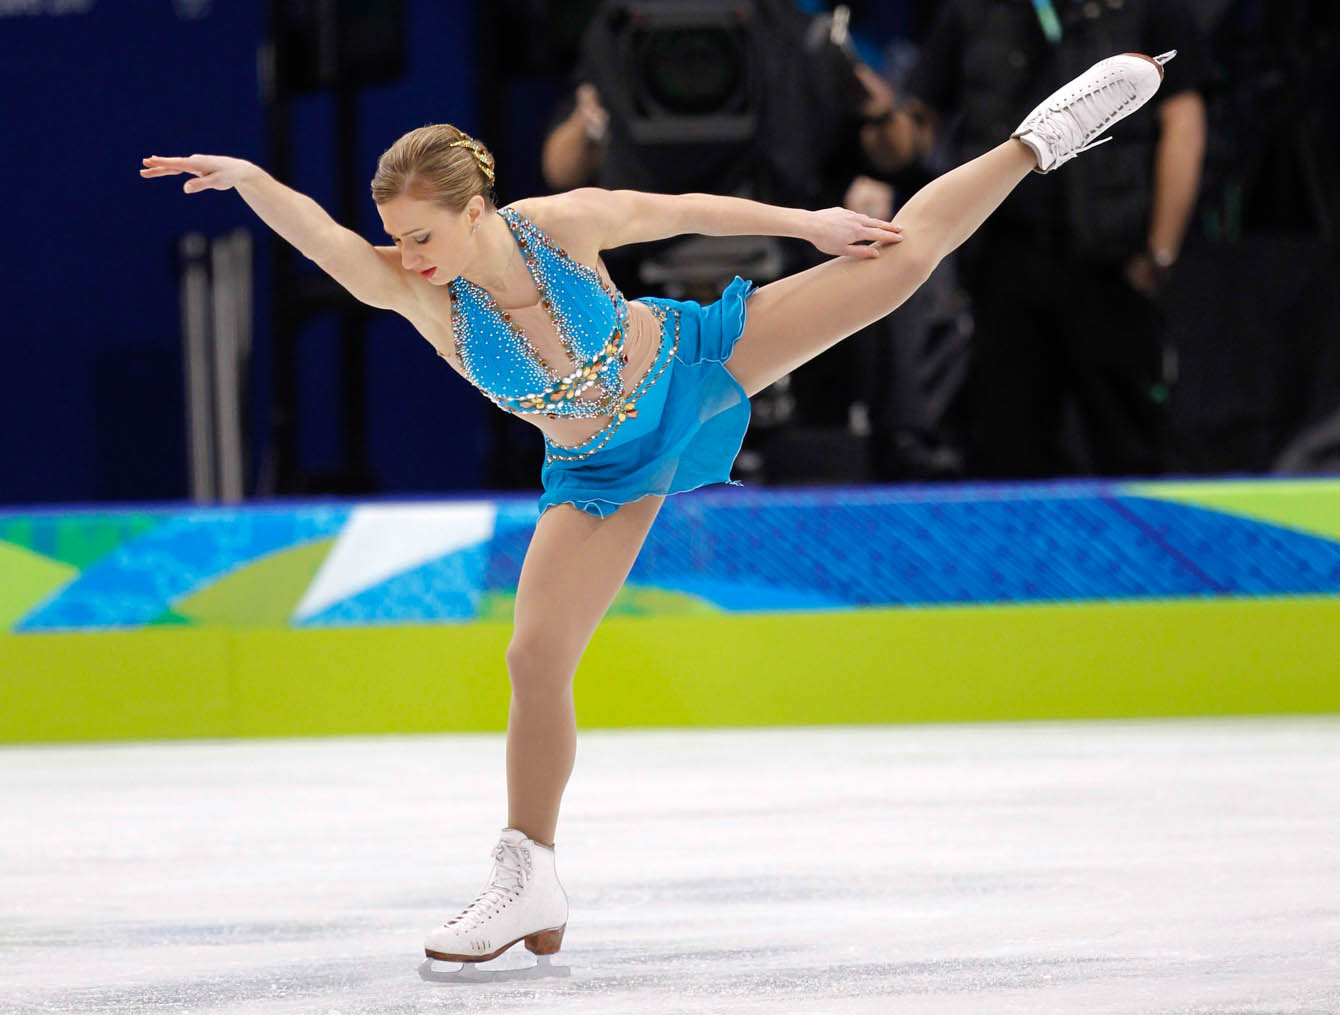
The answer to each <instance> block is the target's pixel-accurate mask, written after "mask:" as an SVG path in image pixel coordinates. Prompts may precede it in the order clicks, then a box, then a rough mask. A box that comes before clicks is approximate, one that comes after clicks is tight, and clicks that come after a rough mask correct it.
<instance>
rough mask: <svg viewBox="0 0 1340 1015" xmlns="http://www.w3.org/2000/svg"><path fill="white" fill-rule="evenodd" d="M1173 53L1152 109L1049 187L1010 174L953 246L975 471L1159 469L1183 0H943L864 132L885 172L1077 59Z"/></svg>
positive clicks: (1196, 150)
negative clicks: (1161, 301)
mask: <svg viewBox="0 0 1340 1015" xmlns="http://www.w3.org/2000/svg"><path fill="white" fill-rule="evenodd" d="M1169 40H1176V45H1177V47H1178V51H1179V58H1178V60H1179V63H1178V67H1177V70H1176V73H1174V74H1173V75H1172V77H1171V78H1170V79H1169V82H1168V87H1167V88H1166V89H1165V90H1164V92H1163V93H1161V94H1160V97H1159V102H1158V107H1157V116H1156V117H1146V118H1144V119H1143V120H1140V121H1136V122H1133V123H1130V124H1129V125H1127V126H1125V127H1124V128H1123V129H1122V130H1120V131H1118V132H1116V134H1115V135H1114V139H1113V141H1112V142H1111V143H1110V144H1109V145H1108V151H1107V152H1106V153H1105V157H1104V158H1103V159H1101V160H1098V159H1093V160H1088V161H1087V162H1086V163H1084V164H1083V165H1080V166H1078V167H1077V170H1078V171H1076V172H1074V173H1072V174H1068V175H1067V177H1066V180H1065V185H1064V186H1061V187H1047V186H1045V185H1039V184H1041V181H1039V180H1033V181H1026V182H1025V183H1024V185H1022V186H1021V187H1019V188H1018V190H1017V191H1016V192H1015V193H1014V195H1012V196H1011V197H1010V198H1009V200H1007V201H1006V202H1005V204H1004V205H1003V206H1002V208H1001V210H1000V213H999V214H998V215H996V216H995V217H993V218H992V219H991V220H990V221H989V222H988V223H987V224H986V226H984V227H983V229H982V230H981V231H980V232H979V234H978V236H977V237H976V238H975V239H974V242H973V245H972V246H971V247H970V248H965V250H964V253H963V261H962V264H961V265H960V267H961V271H962V278H963V283H964V285H965V287H966V288H967V290H968V292H969V293H970V296H971V300H972V307H973V318H974V333H973V340H972V347H971V349H972V351H971V353H970V362H969V364H968V371H967V381H966V383H965V386H964V390H963V392H962V397H961V399H960V405H961V416H962V426H963V440H964V442H965V452H966V457H967V468H968V471H969V472H970V473H972V474H974V475H980V476H989V477H1045V476H1055V475H1061V474H1073V473H1081V474H1099V475H1149V474H1157V473H1159V472H1160V471H1162V463H1163V455H1162V443H1163V442H1162V438H1161V431H1162V416H1163V404H1164V403H1165V401H1166V400H1167V398H1168V395H1169V387H1170V384H1171V381H1172V378H1171V377H1170V376H1167V375H1168V374H1169V371H1168V370H1166V369H1165V346H1164V340H1163V328H1162V323H1161V320H1160V312H1159V307H1158V303H1157V298H1158V296H1159V293H1160V290H1161V289H1162V288H1163V286H1164V284H1165V282H1166V281H1167V279H1168V277H1169V274H1170V272H1171V271H1172V270H1173V268H1174V265H1175V264H1176V262H1177V257H1178V253H1179V251H1180V250H1181V247H1182V241H1183V238H1184V237H1185V235H1186V232H1187V225H1188V222H1189V220H1190V217H1191V214H1192V211H1193V208H1194V206H1195V203H1196V195H1197V190H1198V186H1199V180H1200V171H1201V163H1202V159H1203V155H1204V149H1205V132H1206V128H1205V104H1204V102H1203V100H1202V97H1201V94H1200V89H1201V86H1202V83H1203V81H1204V78H1205V73H1206V71H1205V66H1204V55H1203V48H1202V45H1201V43H1200V36H1199V33H1198V31H1197V29H1196V27H1195V25H1194V23H1193V21H1192V18H1191V17H1190V15H1189V13H1188V11H1187V10H1186V8H1185V6H1184V4H1183V2H1182V0H1032V2H1026V0H947V2H946V3H945V4H944V5H943V7H942V8H941V9H940V11H939V14H938V17H937V18H936V20H935V21H934V23H933V25H932V27H931V30H930V32H929V35H928V37H927V38H926V41H925V44H924V46H923V48H922V51H921V54H920V57H919V60H918V63H917V66H916V67H915V69H914V70H913V72H912V74H911V76H910V79H909V80H908V82H907V88H906V95H905V96H904V98H903V101H902V102H901V103H900V104H898V105H897V106H896V108H895V107H894V106H893V104H892V101H891V100H890V106H889V108H888V109H887V115H886V116H885V117H884V118H882V119H879V120H877V122H874V123H872V124H870V125H868V126H866V127H865V128H864V136H863V142H864V147H865V148H866V150H867V151H868V152H870V153H871V156H872V158H873V159H874V160H875V161H876V163H877V164H878V165H879V166H880V168H882V169H884V170H885V171H894V170H896V169H899V168H901V167H902V166H905V165H907V164H908V163H910V162H912V161H913V160H916V159H918V158H923V157H925V156H926V154H927V153H928V152H930V150H931V149H932V147H933V146H935V145H937V144H938V143H941V141H942V138H941V135H942V134H943V133H944V132H946V131H948V130H950V128H951V125H955V124H956V132H957V133H956V141H955V143H954V146H953V147H954V151H953V155H952V159H953V160H954V161H959V160H961V159H964V158H971V157H973V156H974V155H976V154H978V153H980V152H981V151H984V150H985V149H986V148H987V147H989V146H990V143H991V142H990V139H992V138H994V137H996V136H998V134H999V131H1000V128H1001V125H1002V124H1004V123H1007V122H1008V119H1009V110H1011V109H1016V108H1018V107H1019V106H1020V105H1027V104H1029V103H1030V102H1033V101H1036V99H1037V98H1038V97H1039V96H1040V95H1042V94H1044V93H1045V92H1046V90H1047V86H1046V82H1048V81H1051V80H1054V79H1056V78H1057V77H1062V78H1064V77H1066V76H1068V75H1069V74H1070V73H1072V70H1071V69H1072V68H1079V67H1085V66H1088V65H1089V64H1090V63H1092V62H1093V59H1094V58H1095V57H1094V54H1100V53H1105V52H1124V51H1130V52H1157V51H1158V50H1159V49H1161V48H1166V45H1165V43H1166V44H1167V45H1171V44H1172V43H1171V42H1170V41H1169Z"/></svg>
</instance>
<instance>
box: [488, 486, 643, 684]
mask: <svg viewBox="0 0 1340 1015" xmlns="http://www.w3.org/2000/svg"><path fill="white" fill-rule="evenodd" d="M664 499H665V498H663V497H643V498H642V499H641V500H637V501H633V502H632V503H631V504H624V505H623V506H622V507H620V508H619V509H618V510H617V511H615V512H614V513H613V514H610V515H607V516H606V517H604V518H597V517H596V516H595V515H591V514H587V513H586V512H585V511H580V510H578V509H577V508H575V507H573V506H572V505H571V504H557V505H555V506H554V507H551V508H550V509H549V510H547V511H545V512H544V514H542V515H541V516H540V520H539V522H538V523H537V524H536V526H535V534H534V535H533V536H532V537H531V540H530V547H529V548H528V549H527V550H526V559H525V561H524V563H523V564H522V565H521V580H520V581H519V583H518V584H517V590H516V610H515V626H514V629H513V632H512V647H511V648H510V649H509V653H511V654H515V653H523V654H525V655H526V656H528V657H529V658H530V659H531V660H536V659H543V660H545V665H544V666H542V667H539V669H542V670H543V671H544V672H545V673H546V674H548V675H550V679H555V680H560V681H565V680H568V679H570V678H571V676H572V674H573V672H575V670H576V668H577V663H578V661H579V660H580V659H581V655H582V652H583V651H585V649H586V644H587V642H589V641H590V640H591V635H592V634H594V633H595V630H596V627H597V625H599V623H600V620H601V618H602V617H604V615H605V611H606V610H607V609H609V605H610V603H612V602H613V601H614V597H615V596H616V595H617V594H618V592H619V589H620V587H621V586H622V585H623V583H624V579H626V578H627V577H628V572H629V571H631V570H632V568H633V562H634V561H636V560H637V555H638V551H639V550H641V549H642V543H643V542H644V541H645V539H646V538H647V533H648V532H649V531H650V529H651V525H652V522H654V521H655V520H656V513H657V512H658V511H659V510H660V507H661V502H662V501H663V500H664ZM527 669H528V670H529V671H530V672H532V673H533V672H535V670H536V667H527Z"/></svg>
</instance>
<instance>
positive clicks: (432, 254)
mask: <svg viewBox="0 0 1340 1015" xmlns="http://www.w3.org/2000/svg"><path fill="white" fill-rule="evenodd" d="M484 211H485V204H484V199H483V198H482V197H479V196H475V197H472V198H471V199H470V201H469V203H468V204H466V206H465V208H464V209H462V210H461V211H459V212H454V211H450V210H449V209H446V208H443V207H442V206H441V205H438V204H434V203H432V202H431V201H420V200H418V199H416V198H413V197H410V196H409V195H408V194H401V195H399V196H398V197H394V198H392V199H391V200H389V201H387V202H386V203H385V204H379V205H377V214H378V215H380V216H381V220H382V227H383V228H384V229H385V230H386V232H387V235H389V236H390V237H391V242H392V243H394V244H395V245H396V247H398V248H399V250H400V264H401V266H402V267H404V269H405V270H406V271H414V272H418V273H419V274H420V275H422V276H423V277H424V278H426V279H427V280H428V281H429V282H430V283H431V284H433V285H446V284H447V283H448V282H450V281H451V280H452V279H453V278H455V277H456V276H457V275H460V274H463V273H464V272H465V269H466V268H467V267H468V266H469V265H470V263H471V261H472V260H473V257H474V254H475V248H476V246H477V244H476V242H475V241H476V238H477V236H478V233H477V231H476V225H477V224H478V223H479V222H480V221H481V219H482V216H483V214H484Z"/></svg>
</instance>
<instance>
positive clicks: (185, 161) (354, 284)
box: [140, 155, 415, 313]
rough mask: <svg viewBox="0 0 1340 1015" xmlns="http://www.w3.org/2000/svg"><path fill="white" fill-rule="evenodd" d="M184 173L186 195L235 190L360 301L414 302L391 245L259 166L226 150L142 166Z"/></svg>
mask: <svg viewBox="0 0 1340 1015" xmlns="http://www.w3.org/2000/svg"><path fill="white" fill-rule="evenodd" d="M183 173H190V174H191V175H192V176H193V177H194V178H193V179H189V180H187V181H186V183H185V184H184V185H183V186H182V190H184V191H185V192H186V193H188V194H198V193H199V192H200V191H202V190H236V191H237V192H238V194H240V195H241V197H242V200H244V201H246V202H247V204H249V205H250V206H251V209H252V211H254V212H255V213H256V214H257V215H259V216H260V217H261V220H262V221H264V222H265V224H266V225H268V226H269V227H270V228H271V229H273V230H274V231H275V232H277V233H278V234H279V235H280V236H282V237H283V238H284V239H286V240H288V242H289V243H291V244H293V246H295V247H297V248H298V250H299V251H300V252H301V253H302V254H303V256H304V257H307V258H308V259H310V260H312V261H315V262H316V264H317V265H318V266H319V267H320V268H321V270H322V271H324V272H326V274H328V275H330V277H331V278H333V279H335V281H336V282H338V283H340V285H342V286H344V288H345V289H347V290H349V292H350V293H352V294H353V295H354V297H355V298H356V299H358V300H360V301H361V302H363V303H366V304H368V305H369V306H373V307H380V308H382V309H384V310H395V311H398V312H400V313H407V312H408V311H409V310H410V309H411V308H412V307H413V304H414V298H415V297H414V293H413V290H412V289H411V288H410V283H409V277H408V273H407V272H406V271H404V269H403V268H402V267H401V266H400V254H399V253H398V252H397V251H396V250H395V249H393V248H385V249H382V250H379V249H378V248H376V247H374V246H373V245H372V244H371V243H369V242H368V241H367V240H365V239H363V237H361V236H359V235H358V234H357V233H355V232H353V231H352V230H350V229H345V228H344V227H343V226H341V225H340V224H339V223H337V222H336V221H335V220H334V219H332V218H331V217H330V216H329V215H328V214H326V212H325V209H323V208H322V207H321V206H320V205H319V204H317V203H316V202H315V201H313V200H312V199H311V198H310V197H308V196H307V195H306V194H300V193H298V192H297V191H296V190H293V189H291V188H289V187H286V186H284V185H283V184H282V183H280V182H279V181H278V180H276V179H274V177H272V176H271V175H270V174H269V173H267V172H266V171H265V170H263V169H261V168H260V167H259V166H256V165H254V164H252V163H250V162H248V161H247V160H246V159H235V158H230V157H228V156H224V155H190V156H184V157H165V156H161V155H151V156H149V157H148V158H147V159H145V160H144V168H143V169H141V170H140V175H141V176H142V177H144V178H146V179H150V178H154V177H159V176H179V175H181V174H183Z"/></svg>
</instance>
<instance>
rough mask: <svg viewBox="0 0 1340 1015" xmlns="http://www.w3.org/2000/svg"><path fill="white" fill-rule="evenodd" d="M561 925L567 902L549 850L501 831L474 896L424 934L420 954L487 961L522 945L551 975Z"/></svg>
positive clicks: (521, 835)
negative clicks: (488, 870) (485, 879)
mask: <svg viewBox="0 0 1340 1015" xmlns="http://www.w3.org/2000/svg"><path fill="white" fill-rule="evenodd" d="M567 923H568V897H567V895H566V894H564V892H563V886H562V885H560V884H559V883H558V874H557V872H556V871H555V870H554V851H553V850H552V849H549V848H547V847H545V846H541V845H540V844H539V843H537V842H535V841H534V840H532V839H528V838H526V836H525V834H524V833H522V832H520V831H518V830H517V829H515V828H505V829H503V833H502V837H501V838H500V839H499V840H498V845H496V846H494V847H493V873H492V874H491V875H490V876H489V880H488V882H487V883H486V884H485V885H484V888H483V889H482V890H481V891H480V893H479V896H478V897H477V898H476V899H475V901H474V902H472V903H470V905H468V906H466V907H465V909H464V910H463V911H462V912H461V913H460V915H458V916H456V917H453V918H452V919H450V920H448V921H447V922H446V923H445V924H443V925H442V926H441V927H438V928H437V929H435V930H433V931H431V932H430V933H429V934H428V939H427V940H426V941H425V942H424V953H425V954H426V955H427V956H428V958H429V959H436V960H438V961H442V962H461V963H474V962H487V961H488V960H489V959H493V958H497V957H498V956H499V955H501V954H502V953H503V952H505V951H507V949H509V948H511V947H512V945H514V944H516V943H517V942H518V941H522V942H524V943H525V946H526V950H527V951H529V952H532V953H533V954H534V955H536V956H537V958H538V964H539V965H540V966H541V967H545V968H552V969H554V972H555V973H557V972H558V969H557V967H550V966H549V956H551V955H554V954H556V953H557V952H558V949H559V946H560V945H561V944H562V943H563V931H564V929H565V928H566V927H567ZM427 965H428V963H425V966H427ZM531 968H532V969H534V968H535V967H531ZM428 978H429V977H425V979H428Z"/></svg>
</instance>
